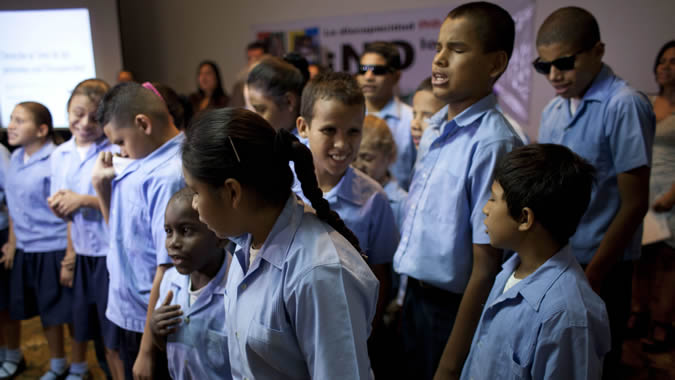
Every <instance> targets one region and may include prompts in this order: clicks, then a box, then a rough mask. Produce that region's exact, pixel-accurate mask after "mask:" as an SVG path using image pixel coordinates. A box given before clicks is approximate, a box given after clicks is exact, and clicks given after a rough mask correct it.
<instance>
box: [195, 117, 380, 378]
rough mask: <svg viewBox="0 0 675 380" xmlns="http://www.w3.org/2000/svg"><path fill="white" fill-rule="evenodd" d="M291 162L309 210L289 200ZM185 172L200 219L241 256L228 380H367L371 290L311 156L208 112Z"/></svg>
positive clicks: (232, 281) (230, 302) (232, 300)
mask: <svg viewBox="0 0 675 380" xmlns="http://www.w3.org/2000/svg"><path fill="white" fill-rule="evenodd" d="M289 161H292V162H293V163H294V165H295V173H296V175H297V177H298V179H299V181H300V183H301V186H302V190H303V193H304V195H305V197H306V198H307V199H309V201H310V202H311V206H312V207H313V209H312V208H310V207H308V205H305V204H304V203H303V202H302V201H301V200H299V199H298V198H297V197H296V196H295V194H293V193H292V192H291V185H292V183H293V173H292V172H291V169H290V168H289V165H288V164H289ZM183 172H184V176H185V180H186V183H187V184H188V186H189V187H190V188H191V189H192V190H193V191H195V195H194V198H193V202H192V204H193V207H194V208H195V209H196V210H197V211H198V212H199V215H200V219H201V220H202V221H203V222H204V223H206V224H207V225H208V227H209V228H210V229H211V230H213V231H214V232H215V233H216V235H218V236H219V237H221V238H225V237H228V238H231V239H232V240H234V241H235V242H237V244H238V245H239V248H238V249H237V250H236V252H235V254H234V259H233V260H232V264H231V268H230V271H229V274H228V280H227V285H226V295H225V310H226V318H225V320H226V325H227V329H226V330H227V335H228V349H229V357H230V363H231V367H232V377H233V378H234V379H242V378H270V379H282V378H293V379H303V378H306V379H310V378H317V379H364V378H370V377H371V376H372V372H371V370H370V361H369V358H368V351H367V339H368V336H369V334H370V331H371V322H372V320H373V317H374V315H375V307H376V303H377V295H378V281H377V279H376V278H375V276H374V275H373V273H372V272H371V270H370V269H369V267H368V264H367V263H366V261H365V260H363V258H362V257H361V255H360V247H359V243H358V240H357V239H356V237H355V236H354V234H353V233H352V232H351V231H350V230H349V229H348V228H347V227H346V226H345V224H344V222H343V221H342V220H341V219H340V217H339V216H338V215H337V214H336V213H335V212H333V211H331V209H330V206H329V205H328V202H327V201H326V200H325V199H323V197H322V195H323V194H322V192H321V190H320V189H319V187H318V184H317V180H316V176H315V172H314V165H313V161H312V154H311V152H310V151H309V149H308V148H307V147H305V146H304V145H303V144H302V143H300V142H298V140H297V139H296V138H295V137H294V136H292V135H291V133H289V132H288V131H286V130H279V131H278V132H277V131H275V130H274V129H273V128H272V127H271V126H270V125H269V123H267V122H266V121H265V119H263V118H262V117H260V116H258V115H257V114H255V113H253V112H250V111H247V110H244V109H219V110H213V111H209V112H206V113H204V114H203V115H201V116H200V117H199V118H198V119H197V120H195V121H194V122H193V124H192V125H191V126H190V128H188V130H187V132H186V140H185V143H184V146H183Z"/></svg>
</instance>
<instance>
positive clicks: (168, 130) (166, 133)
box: [153, 123, 180, 152]
mask: <svg viewBox="0 0 675 380" xmlns="http://www.w3.org/2000/svg"><path fill="white" fill-rule="evenodd" d="M179 133H180V131H179V130H178V128H176V126H175V125H174V124H173V123H169V124H168V125H167V126H166V127H164V128H162V129H161V130H160V131H159V133H158V134H157V137H156V138H155V139H154V140H155V144H156V147H155V149H153V152H154V151H155V150H157V149H159V147H161V146H162V145H164V144H166V143H167V142H168V141H169V140H171V139H172V138H174V137H176V136H178V134H179Z"/></svg>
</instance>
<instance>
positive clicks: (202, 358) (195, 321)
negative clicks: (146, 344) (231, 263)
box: [156, 256, 232, 380]
mask: <svg viewBox="0 0 675 380" xmlns="http://www.w3.org/2000/svg"><path fill="white" fill-rule="evenodd" d="M226 280H227V257H226V256H225V257H224V258H223V265H222V266H221V267H220V270H218V273H217V274H216V276H215V277H214V278H212V279H211V281H209V283H208V284H206V286H205V287H204V289H203V290H202V292H201V293H200V294H199V296H198V297H197V300H196V301H195V303H194V304H192V305H190V293H189V290H190V276H189V275H182V274H180V273H178V271H177V270H176V268H175V267H174V268H170V269H168V270H167V271H166V272H165V273H164V277H163V278H162V283H161V284H160V287H159V298H158V300H157V306H156V308H158V307H160V306H161V305H162V302H164V298H166V295H167V293H168V292H169V290H171V291H172V292H173V300H172V301H171V305H180V307H181V310H182V311H183V315H182V316H181V319H182V321H181V323H180V324H179V325H178V326H177V327H178V329H177V330H176V332H175V333H173V334H170V335H169V336H168V337H167V341H166V356H167V359H168V361H169V373H170V374H171V378H172V379H174V380H183V379H231V378H232V376H231V375H230V360H229V357H228V355H227V334H226V329H225V313H223V305H224V302H225V281H226Z"/></svg>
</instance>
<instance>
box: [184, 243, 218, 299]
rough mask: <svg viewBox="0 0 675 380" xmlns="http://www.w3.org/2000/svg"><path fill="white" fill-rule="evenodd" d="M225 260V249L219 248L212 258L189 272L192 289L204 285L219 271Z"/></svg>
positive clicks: (197, 288)
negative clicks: (200, 267) (201, 266)
mask: <svg viewBox="0 0 675 380" xmlns="http://www.w3.org/2000/svg"><path fill="white" fill-rule="evenodd" d="M224 260H225V250H224V249H220V250H219V253H218V254H214V255H213V257H212V259H211V260H210V261H209V262H208V263H206V265H204V267H203V268H202V269H200V270H196V271H194V272H192V273H190V282H191V284H192V286H191V289H190V290H192V291H195V290H199V289H201V288H203V287H205V286H206V285H207V284H208V283H209V282H210V281H211V280H213V278H214V277H216V275H217V274H218V272H219V271H220V268H222V266H223V262H224Z"/></svg>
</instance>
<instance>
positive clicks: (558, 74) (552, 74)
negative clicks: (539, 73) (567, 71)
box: [548, 65, 562, 82]
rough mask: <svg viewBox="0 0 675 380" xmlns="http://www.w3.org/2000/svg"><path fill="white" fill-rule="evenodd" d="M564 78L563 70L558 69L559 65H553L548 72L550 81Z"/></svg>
mask: <svg viewBox="0 0 675 380" xmlns="http://www.w3.org/2000/svg"><path fill="white" fill-rule="evenodd" d="M561 78H562V71H561V70H558V68H557V67H555V66H554V65H551V71H549V72H548V79H549V80H550V81H552V82H553V81H558V80H560V79H561Z"/></svg>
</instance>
